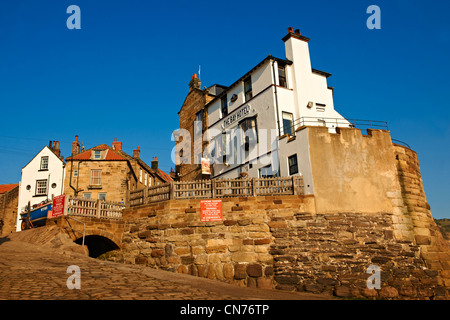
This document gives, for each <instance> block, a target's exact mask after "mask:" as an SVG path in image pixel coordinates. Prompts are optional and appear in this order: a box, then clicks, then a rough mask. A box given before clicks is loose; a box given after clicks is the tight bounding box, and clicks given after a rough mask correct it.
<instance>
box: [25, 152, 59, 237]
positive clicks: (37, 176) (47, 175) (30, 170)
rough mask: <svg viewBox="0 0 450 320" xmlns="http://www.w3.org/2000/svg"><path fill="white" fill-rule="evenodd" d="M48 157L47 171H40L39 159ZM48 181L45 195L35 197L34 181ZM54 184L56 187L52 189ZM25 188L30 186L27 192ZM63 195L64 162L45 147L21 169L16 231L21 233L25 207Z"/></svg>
mask: <svg viewBox="0 0 450 320" xmlns="http://www.w3.org/2000/svg"><path fill="white" fill-rule="evenodd" d="M44 156H48V170H45V171H42V170H40V168H41V158H42V157H44ZM37 180H48V182H47V190H48V192H47V195H45V196H35V195H36V181H37ZM53 183H55V184H56V187H55V188H52V184H53ZM27 186H30V188H29V190H27ZM63 193H64V162H63V161H62V160H61V159H59V158H58V157H57V156H56V155H55V154H54V153H53V151H52V150H50V148H49V147H48V146H45V147H44V148H43V149H42V150H41V151H40V152H39V153H38V154H37V155H36V156H35V157H34V158H33V159H32V160H31V161H30V162H29V163H28V164H27V165H26V166H25V167H23V169H22V178H21V181H20V185H19V201H18V203H19V204H18V210H17V212H18V213H17V221H16V230H17V231H21V221H20V213H21V212H22V211H23V209H24V208H25V207H26V206H27V204H28V201H29V202H30V204H31V205H34V204H38V203H40V202H42V201H44V200H46V199H52V197H55V196H59V195H61V194H63Z"/></svg>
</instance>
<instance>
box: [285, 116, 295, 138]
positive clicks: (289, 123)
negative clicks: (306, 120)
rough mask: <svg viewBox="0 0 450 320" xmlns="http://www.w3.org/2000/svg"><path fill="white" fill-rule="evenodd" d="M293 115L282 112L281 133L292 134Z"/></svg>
mask: <svg viewBox="0 0 450 320" xmlns="http://www.w3.org/2000/svg"><path fill="white" fill-rule="evenodd" d="M293 125H294V116H293V114H292V113H289V112H283V134H286V133H288V134H290V135H293V132H294V127H293Z"/></svg>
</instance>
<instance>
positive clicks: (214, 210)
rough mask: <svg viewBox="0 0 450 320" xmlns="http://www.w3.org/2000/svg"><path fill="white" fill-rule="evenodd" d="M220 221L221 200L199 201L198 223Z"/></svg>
mask: <svg viewBox="0 0 450 320" xmlns="http://www.w3.org/2000/svg"><path fill="white" fill-rule="evenodd" d="M222 220H223V217H222V200H200V221H202V222H206V221H222Z"/></svg>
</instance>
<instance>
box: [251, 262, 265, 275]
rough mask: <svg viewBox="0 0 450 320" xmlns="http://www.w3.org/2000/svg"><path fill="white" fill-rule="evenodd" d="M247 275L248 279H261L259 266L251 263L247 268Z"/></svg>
mask: <svg viewBox="0 0 450 320" xmlns="http://www.w3.org/2000/svg"><path fill="white" fill-rule="evenodd" d="M247 274H248V276H249V277H253V278H259V277H262V274H263V271H262V266H261V265H260V264H256V263H252V264H249V265H248V266H247Z"/></svg>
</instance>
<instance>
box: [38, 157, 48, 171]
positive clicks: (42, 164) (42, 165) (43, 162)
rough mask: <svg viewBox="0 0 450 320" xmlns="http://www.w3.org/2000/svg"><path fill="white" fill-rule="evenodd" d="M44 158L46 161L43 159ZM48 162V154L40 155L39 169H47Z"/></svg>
mask: <svg viewBox="0 0 450 320" xmlns="http://www.w3.org/2000/svg"><path fill="white" fill-rule="evenodd" d="M44 160H46V161H44ZM48 164H49V157H48V156H42V157H41V163H40V166H39V171H48Z"/></svg>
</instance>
